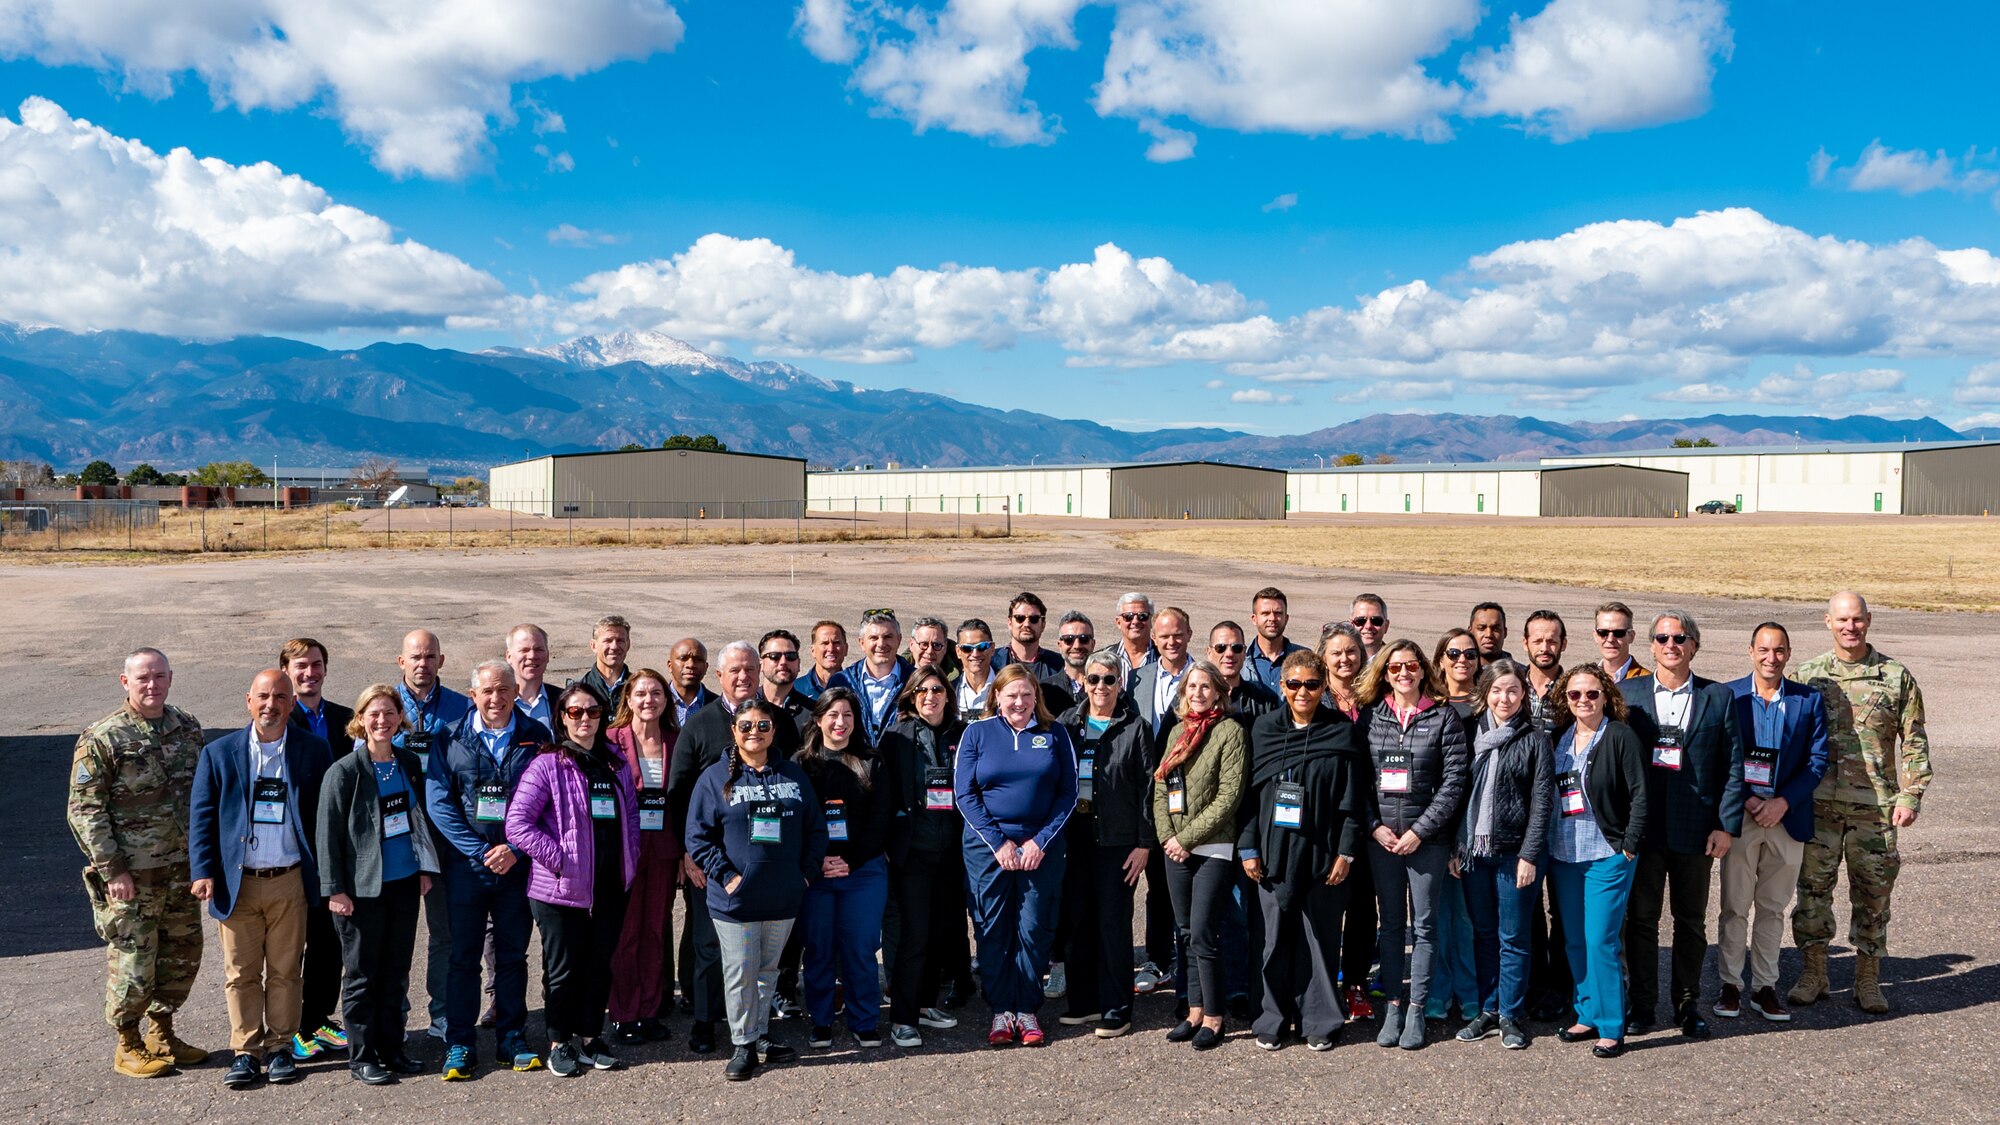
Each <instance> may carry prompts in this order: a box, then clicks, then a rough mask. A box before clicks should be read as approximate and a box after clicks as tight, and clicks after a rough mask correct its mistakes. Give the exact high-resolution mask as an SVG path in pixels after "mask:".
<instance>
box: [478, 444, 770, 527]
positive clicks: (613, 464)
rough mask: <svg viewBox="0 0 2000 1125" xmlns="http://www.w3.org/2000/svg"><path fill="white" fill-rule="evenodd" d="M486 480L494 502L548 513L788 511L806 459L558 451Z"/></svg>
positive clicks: (753, 515) (501, 469) (665, 515)
mask: <svg viewBox="0 0 2000 1125" xmlns="http://www.w3.org/2000/svg"><path fill="white" fill-rule="evenodd" d="M487 487H488V497H487V502H488V503H489V504H491V505H492V506H493V507H495V508H500V509H504V510H510V511H515V512H520V513H521V514H523V515H530V516H542V517H545V518H550V519H559V518H562V517H564V516H574V517H576V518H578V519H606V518H620V517H626V518H638V519H683V518H689V517H695V518H701V517H706V518H709V519H737V518H739V517H747V518H749V519H792V518H795V517H796V516H798V515H799V514H800V512H801V508H802V506H803V505H804V503H805V498H806V463H805V461H804V459H802V458H798V457H772V456H768V455H766V454H762V453H734V452H731V453H712V452H709V451H706V450H700V449H638V450H633V451H631V452H625V453H617V452H607V453H557V454H553V455H551V456H548V457H536V458H532V459H530V460H527V461H515V462H513V463H511V464H506V465H496V466H494V467H493V469H492V470H491V472H490V474H489V476H488V486H487Z"/></svg>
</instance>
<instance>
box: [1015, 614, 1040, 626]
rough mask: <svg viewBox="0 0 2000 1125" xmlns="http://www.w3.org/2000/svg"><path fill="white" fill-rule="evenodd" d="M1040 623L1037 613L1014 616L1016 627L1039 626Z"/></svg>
mask: <svg viewBox="0 0 2000 1125" xmlns="http://www.w3.org/2000/svg"><path fill="white" fill-rule="evenodd" d="M1041 623H1042V615H1041V614H1039V613H1017V614H1015V615H1014V624H1016V625H1040V624H1041Z"/></svg>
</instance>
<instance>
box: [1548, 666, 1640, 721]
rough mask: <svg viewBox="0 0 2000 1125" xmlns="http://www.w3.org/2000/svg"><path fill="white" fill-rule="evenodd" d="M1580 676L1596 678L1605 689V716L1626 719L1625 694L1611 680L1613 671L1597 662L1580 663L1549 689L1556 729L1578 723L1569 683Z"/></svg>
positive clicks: (1550, 717)
mask: <svg viewBox="0 0 2000 1125" xmlns="http://www.w3.org/2000/svg"><path fill="white" fill-rule="evenodd" d="M1578 676H1588V677H1590V678H1591V679H1594V680H1596V681H1597V686H1598V687H1599V688H1601V689H1603V691H1604V717H1605V718H1607V719H1615V720H1617V721H1618V722H1621V723H1622V722H1624V721H1625V716H1626V714H1627V712H1626V709H1625V696H1624V695H1623V694H1622V693H1621V692H1620V691H1619V690H1618V685H1617V684H1615V683H1613V682H1612V681H1611V673H1609V672H1606V671H1605V670H1604V669H1603V668H1600V667H1598V666H1597V665H1595V664H1579V665H1577V666H1576V667H1574V668H1571V669H1570V670H1569V671H1567V672H1564V673H1563V675H1562V679H1560V680H1557V681H1556V686H1555V687H1554V688H1552V689H1550V691H1549V721H1550V722H1551V723H1552V724H1553V725H1554V727H1555V729H1556V730H1561V729H1563V728H1564V727H1567V726H1572V725H1574V724H1575V723H1576V714H1575V713H1574V712H1572V711H1571V710H1570V709H1569V685H1570V684H1572V683H1574V682H1576V678H1577V677H1578Z"/></svg>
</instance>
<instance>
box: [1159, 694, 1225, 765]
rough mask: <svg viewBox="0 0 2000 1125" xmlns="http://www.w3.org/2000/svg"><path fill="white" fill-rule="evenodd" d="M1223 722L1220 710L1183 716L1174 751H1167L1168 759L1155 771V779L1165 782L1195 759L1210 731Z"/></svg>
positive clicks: (1196, 712)
mask: <svg viewBox="0 0 2000 1125" xmlns="http://www.w3.org/2000/svg"><path fill="white" fill-rule="evenodd" d="M1221 721H1222V711H1221V710H1220V709H1219V708H1218V709H1216V710H1213V711H1189V712H1188V713H1187V714H1185V715H1183V716H1181V725H1180V733H1179V734H1177V735H1175V736H1174V746H1173V749H1171V750H1169V751H1167V755H1166V757H1164V758H1162V759H1160V768H1159V769H1156V770H1154V771H1153V777H1154V778H1155V779H1157V780H1160V781H1165V780H1166V779H1167V777H1168V775H1170V774H1172V773H1173V772H1174V771H1175V770H1177V769H1179V768H1181V766H1182V765H1183V764H1184V763H1186V761H1187V760H1188V759H1189V758H1192V757H1194V755H1195V751H1197V750H1200V749H1201V744H1202V743H1203V742H1204V741H1206V740H1207V738H1208V732H1209V730H1210V729H1212V728H1213V727H1214V726H1215V724H1216V723H1218V722H1221Z"/></svg>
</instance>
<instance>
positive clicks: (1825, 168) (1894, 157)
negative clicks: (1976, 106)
mask: <svg viewBox="0 0 2000 1125" xmlns="http://www.w3.org/2000/svg"><path fill="white" fill-rule="evenodd" d="M1995 162H1996V154H1995V153H1994V152H1992V151H1987V152H1984V153H1982V152H1980V151H1979V150H1978V149H1977V148H1972V149H1967V150H1966V153H1965V155H1964V156H1962V157H1954V156H1951V155H1949V154H1947V153H1946V152H1945V151H1944V150H1943V149H1939V150H1937V151H1936V152H1924V151H1922V150H1921V149H1893V148H1889V147H1888V146H1886V145H1884V144H1883V143H1882V142H1881V141H1880V140H1874V141H1870V142H1869V143H1868V147H1867V148H1865V149H1863V150H1862V152H1861V159H1860V160H1859V161H1858V162H1856V163H1855V164H1854V165H1853V166H1852V167H1847V168H1839V167H1835V159H1834V157H1832V156H1830V155H1828V153H1827V151H1826V149H1824V148H1821V149H1820V150H1819V151H1818V152H1817V153H1815V154H1814V155H1813V160H1812V171H1813V183H1815V184H1821V183H1826V182H1827V181H1829V180H1832V181H1834V182H1836V183H1838V184H1840V185H1841V186H1843V187H1845V188H1846V189H1847V190H1848V191H1893V192H1896V193H1897V194H1899V195H1918V194H1921V193H1923V192H1927V191H1950V192H1959V193H1962V194H1975V193H1979V192H1987V191H1992V190H1993V189H1994V188H1996V187H2000V172H1996V171H1995V170H1994V167H1993V165H1994V164H1995Z"/></svg>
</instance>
